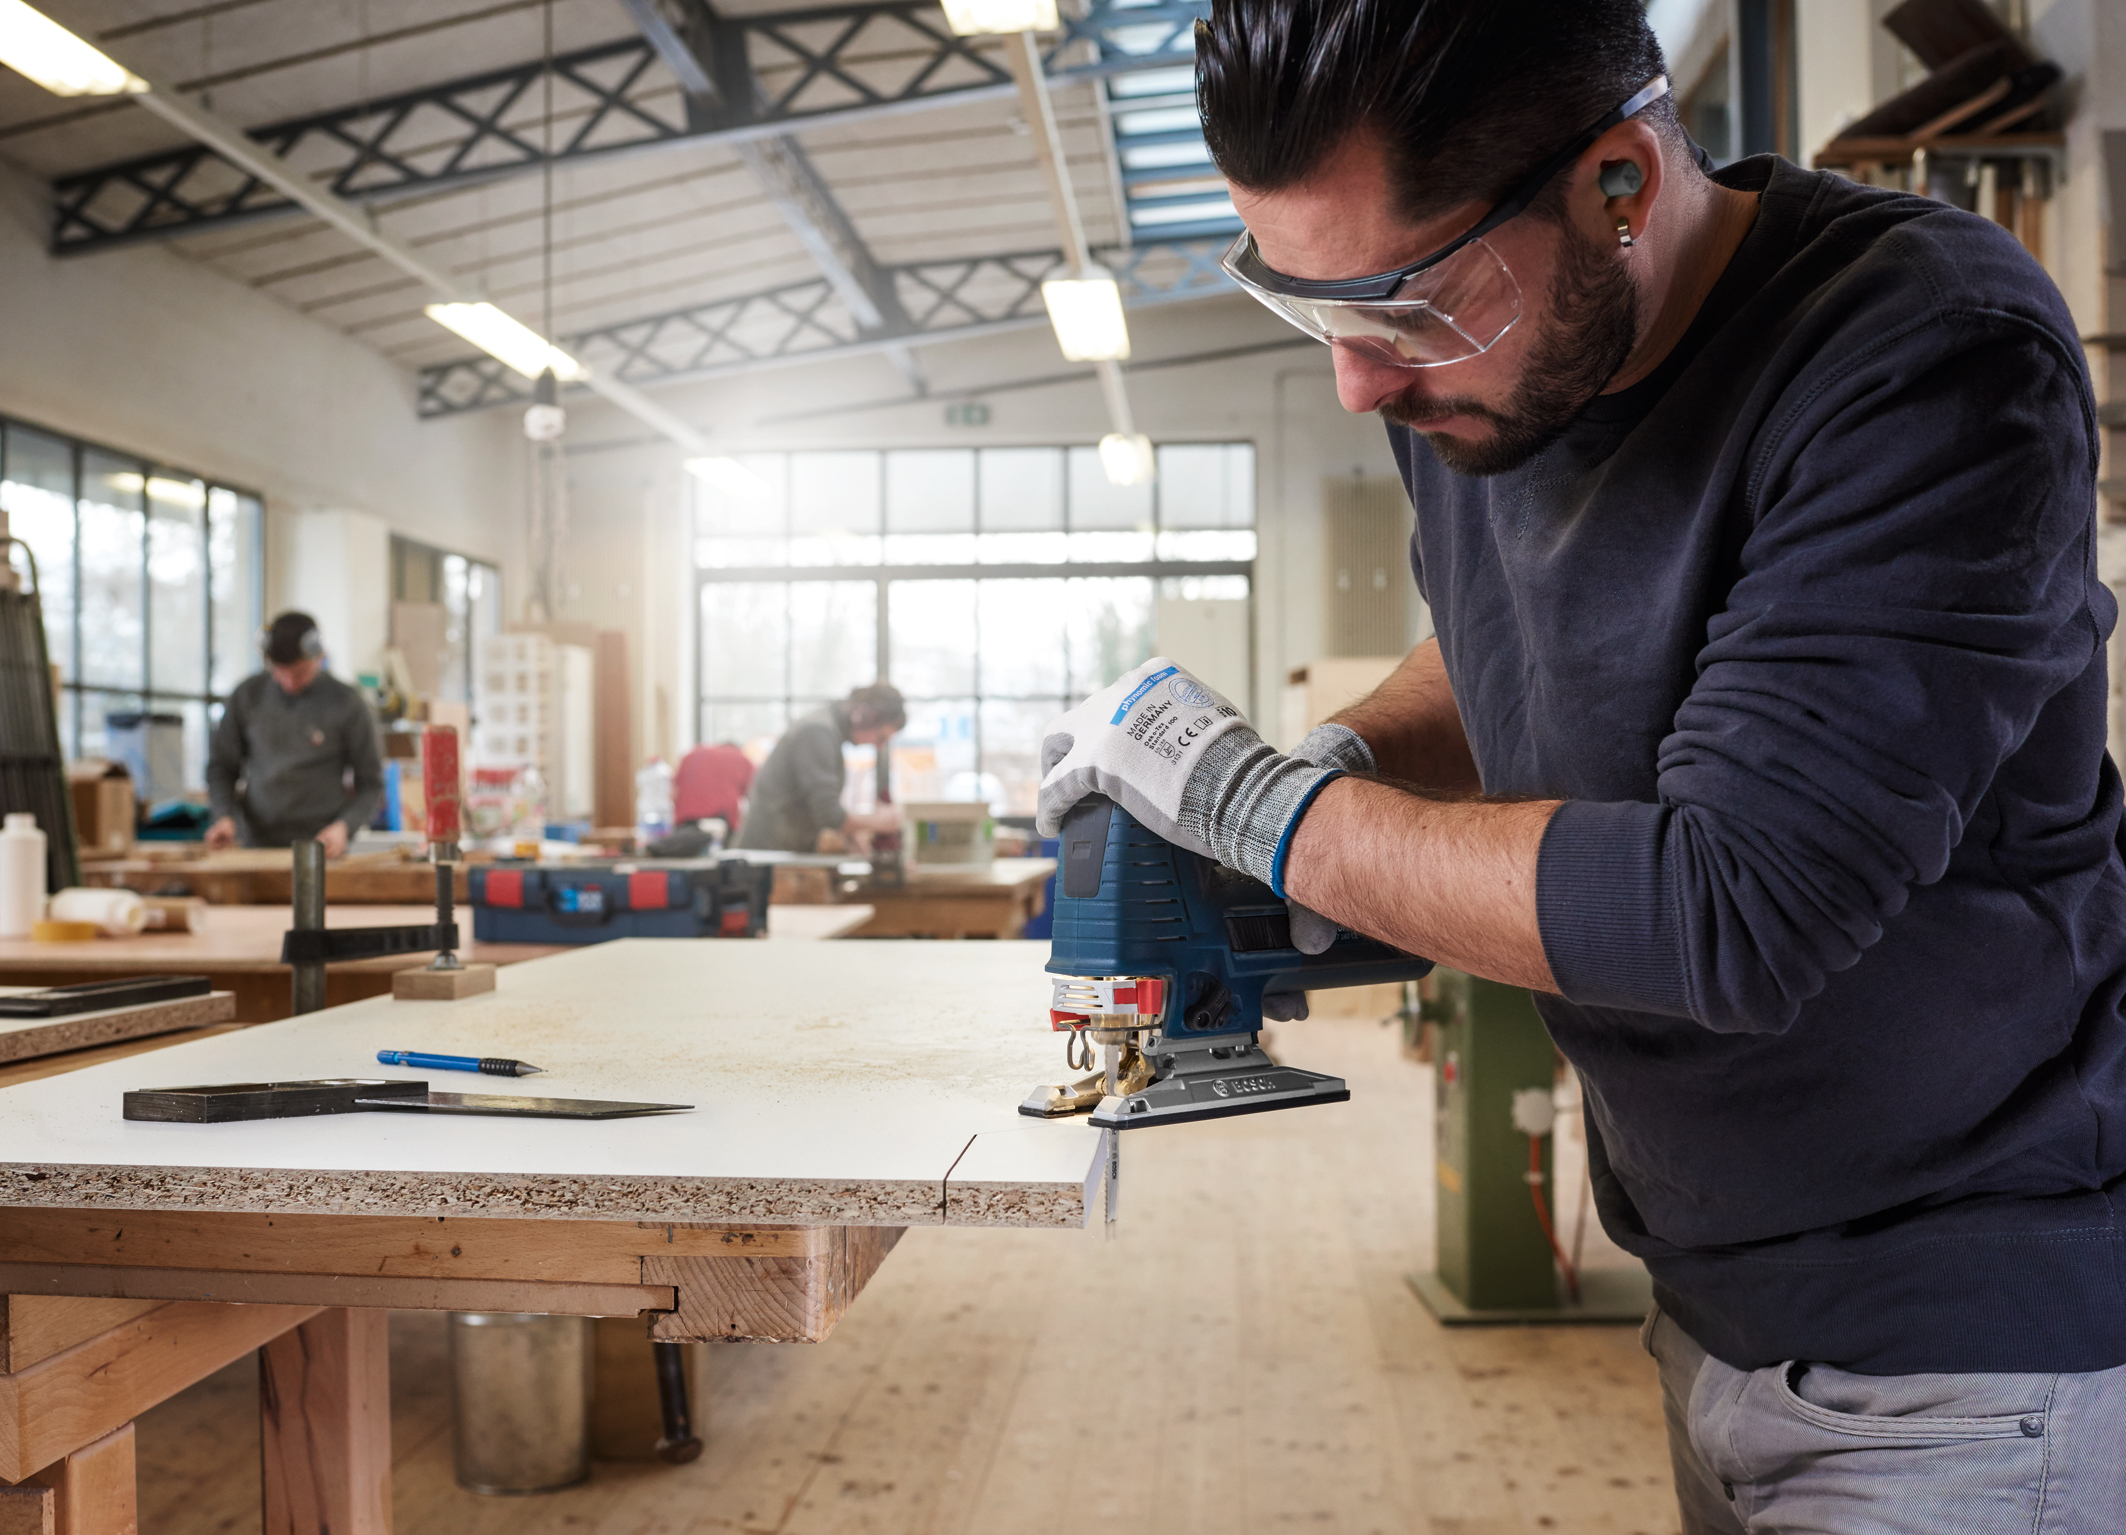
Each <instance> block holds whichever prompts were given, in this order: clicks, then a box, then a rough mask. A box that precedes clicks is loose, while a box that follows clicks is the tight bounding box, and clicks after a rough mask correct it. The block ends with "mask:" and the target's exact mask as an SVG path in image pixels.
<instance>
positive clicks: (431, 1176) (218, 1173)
mask: <svg viewBox="0 0 2126 1535" xmlns="http://www.w3.org/2000/svg"><path fill="white" fill-rule="evenodd" d="M54 1206H56V1207H60V1208H65V1209H76V1210H195V1211H216V1212H229V1213H247V1214H258V1215H272V1214H286V1215H405V1216H456V1217H461V1218H473V1219H477V1218H480V1217H483V1216H487V1217H505V1218H509V1219H516V1220H557V1221H569V1220H613V1221H637V1222H646V1223H654V1224H659V1225H662V1224H665V1223H678V1224H694V1223H702V1224H717V1225H748V1224H752V1223H754V1222H761V1223H767V1224H780V1225H798V1226H847V1225H860V1226H935V1225H939V1224H942V1222H943V1219H944V1212H943V1211H942V1210H941V1209H940V1208H939V1199H938V1184H937V1181H936V1180H935V1179H881V1180H879V1181H876V1182H869V1181H865V1182H858V1181H854V1180H848V1179H805V1178H660V1177H634V1176H625V1177H622V1176H601V1177H588V1176H567V1175H547V1174H533V1173H506V1174H505V1173H474V1172H452V1171H421V1172H359V1171H358V1172H348V1171H344V1170H326V1169H306V1168H246V1167H174V1166H141V1165H131V1164H116V1163H99V1164H83V1165H63V1164H49V1163H47V1164H41V1165H40V1164H27V1163H7V1164H0V1211H4V1210H5V1209H7V1208H9V1207H22V1208H47V1207H54Z"/></svg>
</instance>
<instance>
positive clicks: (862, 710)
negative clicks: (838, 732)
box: [845, 682, 908, 730]
mask: <svg viewBox="0 0 2126 1535" xmlns="http://www.w3.org/2000/svg"><path fill="white" fill-rule="evenodd" d="M845 707H846V708H847V710H848V712H849V728H850V729H851V730H874V729H876V728H877V727H878V726H880V725H891V726H892V727H893V728H894V729H895V730H898V729H900V728H901V726H903V725H905V724H907V723H908V706H907V705H906V704H904V703H902V702H901V692H900V689H899V688H896V687H894V686H893V685H892V684H891V683H886V682H873V683H869V684H867V685H865V686H864V687H860V688H852V689H850V692H849V702H848V703H847V705H845Z"/></svg>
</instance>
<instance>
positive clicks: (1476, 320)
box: [1221, 75, 1668, 368]
mask: <svg viewBox="0 0 2126 1535" xmlns="http://www.w3.org/2000/svg"><path fill="white" fill-rule="evenodd" d="M1667 94H1668V77H1667V76H1666V75H1657V76H1655V77H1654V79H1653V80H1652V81H1651V82H1649V83H1648V84H1647V85H1646V86H1645V87H1644V88H1643V89H1642V90H1640V91H1639V92H1638V93H1637V94H1635V95H1633V96H1632V97H1630V98H1629V99H1628V100H1626V101H1625V102H1623V103H1622V104H1621V105H1620V106H1618V107H1617V108H1616V110H1614V111H1612V112H1610V113H1609V114H1608V115H1607V116H1605V117H1604V118H1603V119H1602V120H1601V121H1600V122H1598V123H1595V124H1594V125H1593V126H1592V127H1589V128H1588V129H1586V130H1585V131H1583V132H1582V133H1581V134H1580V135H1579V136H1578V137H1577V138H1576V139H1574V140H1573V142H1572V144H1571V145H1570V146H1569V147H1567V148H1566V149H1565V150H1563V151H1561V152H1560V153H1559V154H1557V155H1555V156H1553V157H1552V158H1551V159H1549V160H1547V161H1545V162H1544V163H1543V164H1542V165H1540V166H1538V167H1537V168H1536V170H1535V172H1534V173H1533V174H1532V175H1530V176H1529V177H1528V178H1527V179H1526V180H1524V181H1522V182H1521V183H1520V184H1519V185H1517V186H1515V187H1514V188H1513V189H1512V190H1511V191H1510V192H1508V193H1507V194H1506V197H1505V199H1504V200H1503V201H1501V202H1500V203H1499V204H1498V206H1497V207H1495V208H1493V209H1492V210H1491V211H1490V212H1489V213H1487V214H1485V215H1484V217H1483V218H1482V219H1480V220H1478V221H1477V223H1476V224H1475V225H1473V226H1472V227H1471V228H1469V229H1468V230H1466V231H1465V232H1463V233H1462V234H1461V235H1460V236H1459V237H1457V238H1456V239H1454V240H1452V241H1450V242H1449V243H1447V244H1446V245H1443V246H1441V247H1440V248H1439V249H1438V250H1436V251H1433V252H1432V253H1431V254H1430V255H1428V256H1425V257H1423V258H1421V259H1419V260H1417V261H1413V262H1411V263H1410V264H1409V265H1408V266H1402V267H1397V268H1396V269H1395V270H1394V271H1392V272H1376V273H1374V274H1372V275H1371V276H1367V277H1344V278H1335V279H1330V280H1325V281H1316V280H1312V279H1308V278H1302V277H1287V276H1286V275H1285V274H1284V273H1282V272H1279V271H1276V270H1274V269H1272V268H1271V267H1270V266H1269V264H1268V263H1267V262H1265V261H1264V260H1263V259H1262V253H1261V252H1260V251H1258V250H1257V249H1256V248H1255V237H1254V236H1253V235H1252V234H1250V233H1248V232H1247V231H1245V230H1243V231H1242V232H1241V234H1240V237H1239V238H1238V239H1236V240H1235V241H1234V242H1233V244H1232V247H1231V248H1230V249H1228V250H1227V251H1226V253H1225V258H1224V260H1223V261H1222V262H1221V265H1223V266H1224V268H1225V270H1226V272H1227V274H1228V275H1230V276H1231V277H1232V279H1233V280H1234V281H1235V282H1237V283H1239V284H1240V286H1241V287H1242V288H1243V289H1245V290H1246V291H1247V293H1248V294H1249V296H1250V297H1252V298H1254V299H1255V300H1257V301H1258V302H1259V303H1261V304H1263V305H1264V306H1265V307H1267V308H1268V309H1270V310H1271V311H1272V312H1273V313H1275V314H1277V315H1278V316H1280V317H1281V318H1283V319H1284V320H1286V321H1289V322H1290V323H1291V324H1293V325H1296V326H1298V327H1299V329H1301V330H1303V331H1305V332H1306V333H1307V334H1308V335H1310V336H1312V337H1314V339H1315V340H1317V341H1323V342H1327V343H1328V344H1329V345H1331V346H1341V347H1344V348H1346V349H1348V350H1350V351H1352V352H1355V353H1357V354H1359V355H1360V356H1363V357H1367V358H1369V359H1371V360H1373V361H1375V362H1379V363H1383V364H1386V365H1387V366H1389V367H1397V368H1438V367H1443V366H1445V365H1446V364H1448V363H1455V362H1466V361H1467V360H1468V359H1469V358H1471V357H1479V356H1482V355H1483V354H1484V353H1485V352H1488V351H1490V350H1491V348H1492V347H1494V346H1496V345H1497V344H1498V341H1499V338H1500V337H1501V336H1503V335H1505V334H1506V332H1507V331H1509V330H1511V329H1513V325H1514V322H1515V321H1516V320H1518V319H1520V317H1521V285H1520V284H1519V283H1517V282H1515V281H1514V277H1513V272H1512V271H1511V269H1510V268H1508V267H1507V265H1506V263H1505V262H1504V261H1503V260H1502V259H1500V257H1499V254H1498V252H1497V251H1495V250H1493V249H1492V248H1491V245H1490V244H1489V242H1487V241H1486V240H1485V238H1484V236H1486V235H1488V234H1490V233H1491V231H1492V230H1494V229H1497V228H1498V227H1499V226H1500V225H1501V224H1504V223H1505V222H1506V221H1507V220H1508V219H1511V218H1515V217H1517V216H1519V215H1520V214H1522V213H1524V212H1526V211H1527V209H1528V207H1529V205H1530V204H1531V203H1533V202H1534V201H1535V200H1536V198H1537V197H1538V196H1540V195H1541V193H1542V191H1543V188H1545V187H1546V186H1548V185H1550V183H1551V181H1552V180H1554V179H1555V178H1556V177H1557V175H1558V174H1559V173H1560V172H1561V171H1563V170H1564V169H1565V168H1566V167H1567V166H1569V165H1571V164H1572V163H1573V161H1575V160H1577V159H1579V157H1580V156H1581V155H1583V154H1585V153H1586V152H1587V149H1588V146H1590V145H1591V144H1593V143H1594V141H1595V140H1596V139H1598V138H1600V137H1601V136H1602V135H1603V134H1605V133H1607V132H1608V131H1609V130H1610V129H1612V128H1614V127H1615V126H1616V125H1617V124H1618V123H1621V122H1623V121H1624V120H1625V119H1626V118H1627V117H1630V116H1632V115H1633V114H1635V113H1638V112H1641V111H1643V110H1645V109H1646V108H1647V107H1649V106H1651V105H1652V104H1653V103H1654V102H1656V101H1659V100H1660V99H1661V98H1662V97H1663V96H1666V95H1667Z"/></svg>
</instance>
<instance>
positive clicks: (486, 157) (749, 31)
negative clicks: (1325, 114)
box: [51, 0, 1209, 254]
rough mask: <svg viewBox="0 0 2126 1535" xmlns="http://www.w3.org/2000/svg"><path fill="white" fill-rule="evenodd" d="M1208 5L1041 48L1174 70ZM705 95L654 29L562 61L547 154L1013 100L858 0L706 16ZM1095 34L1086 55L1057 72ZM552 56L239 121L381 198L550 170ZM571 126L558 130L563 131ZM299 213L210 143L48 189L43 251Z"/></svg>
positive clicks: (304, 162) (905, 0) (988, 66)
mask: <svg viewBox="0 0 2126 1535" xmlns="http://www.w3.org/2000/svg"><path fill="white" fill-rule="evenodd" d="M1208 11H1209V0H1157V3H1154V4H1150V5H1129V4H1123V3H1121V0H1090V3H1089V4H1088V6H1087V7H1086V12H1085V14H1084V15H1083V16H1079V17H1073V18H1071V19H1070V20H1069V21H1068V23H1067V24H1066V25H1065V27H1064V30H1063V31H1062V32H1060V33H1059V34H1058V35H1057V37H1056V39H1055V42H1054V44H1053V45H1052V46H1051V47H1050V48H1049V49H1048V51H1047V54H1046V69H1047V71H1048V73H1049V75H1050V77H1051V78H1052V79H1054V80H1056V81H1059V82H1060V81H1069V80H1075V79H1090V78H1096V77H1103V76H1109V75H1115V74H1121V73H1130V72H1134V71H1137V70H1143V69H1158V68H1171V67H1173V66H1175V65H1179V64H1187V63H1190V62H1192V61H1193V59H1194V56H1195V55H1194V48H1193V41H1192V39H1191V37H1190V29H1191V28H1192V27H1193V26H1194V24H1195V21H1196V19H1197V18H1198V17H1199V16H1203V15H1207V14H1208ZM700 26H701V32H702V43H703V46H702V47H701V48H700V49H699V50H698V51H699V52H700V53H701V54H702V55H703V56H704V57H705V58H706V60H707V67H708V68H710V69H712V70H714V71H716V72H717V78H716V79H715V82H714V83H715V84H716V85H717V87H718V88H717V90H716V91H715V93H714V95H713V96H711V95H708V94H706V93H702V92H697V91H689V90H687V89H686V88H685V87H684V85H682V84H681V83H680V82H679V81H678V80H676V79H675V78H674V77H673V74H672V73H671V71H670V69H669V68H668V67H659V66H660V65H661V64H662V63H663V56H662V55H661V54H660V52H659V50H658V48H657V46H656V44H655V43H654V42H653V41H652V40H651V39H650V38H648V37H641V36H637V37H628V38H623V39H620V40H618V41H615V42H610V43H601V44H597V45H595V46H593V47H589V48H582V49H577V50H575V51H573V52H570V53H566V54H561V55H558V56H556V58H555V59H554V71H555V83H556V86H557V91H556V101H557V111H560V112H565V113H566V114H567V120H566V124H565V132H564V135H563V136H562V137H561V139H560V142H559V143H558V144H557V146H556V148H555V150H554V159H555V161H556V162H557V163H562V162H570V161H578V160H584V159H589V158H593V157H598V156H607V155H615V154H621V153H627V152H632V151H640V150H646V149H651V148H656V147H660V146H665V145H672V144H681V143H689V144H698V143H703V142H714V141H718V140H722V141H733V142H743V141H746V140H752V139H761V138H770V137H774V136H778V135H783V134H787V133H789V132H791V131H792V130H796V129H800V128H810V127H821V126H825V125H828V124H834V123H848V122H852V121H859V120H863V119H866V118H872V117H878V116H882V115H887V114H894V113H901V112H908V111H918V110H924V109H927V108H932V107H943V106H955V105H961V104H965V103H968V102H973V101H979V100H986V99H1005V98H1009V97H1010V96H1011V95H1012V94H1013V93H1014V86H1013V83H1012V79H1011V76H1010V73H1009V71H1008V70H1007V69H1006V68H1005V66H1004V64H1003V62H1002V61H1001V59H999V58H997V57H994V56H993V55H992V54H991V53H989V52H987V51H984V50H981V49H978V48H977V47H976V46H975V43H976V40H975V39H970V38H963V37H959V36H956V35H955V34H954V33H953V32H952V31H951V30H950V29H949V28H948V27H946V25H945V23H944V18H943V15H942V14H941V13H940V11H939V10H938V9H937V7H936V5H935V4H933V3H929V0H863V3H849V4H842V5H832V6H824V7H820V8H817V9H810V10H802V11H790V12H782V13H777V14H774V15H765V16H745V17H724V16H720V15H713V14H710V15H706V16H704V17H703V19H702V21H701V23H700ZM1087 44H1090V45H1092V46H1091V53H1092V55H1093V58H1092V61H1091V62H1085V63H1076V64H1062V63H1060V62H1059V61H1060V60H1061V59H1063V58H1066V57H1072V56H1074V55H1082V54H1084V53H1085V52H1086V51H1087V50H1086V48H1085V46H1084V45H1087ZM545 67H546V66H545V62H544V61H543V60H539V59H532V60H527V61H525V62H523V63H520V64H514V65H511V66H509V67H507V68H503V69H495V70H488V71H486V72H484V73H481V74H478V75H473V76H469V77H467V78H464V79H460V80H453V81H447V82H444V83H442V84H438V85H434V86H429V87H426V88H424V89H422V90H418V91H410V92H407V93H405V94H403V95H399V96H394V97H390V98H386V99H383V100H379V101H372V102H366V103H362V104H360V105H356V106H348V107H341V108H337V109H335V110H332V111H328V112H320V113H314V114H312V115H310V116H307V117H301V118H294V119H290V120H289V121H286V122H282V123H275V124H271V125H269V126H266V127H262V128H254V129H250V130H248V133H249V136H250V137H251V139H252V140H253V141H255V142H256V143H258V144H259V145H260V146H261V147H262V148H264V149H266V150H267V151H269V152H270V153H272V154H273V155H275V156H276V157H278V158H280V159H282V160H284V161H286V162H288V164H289V165H291V166H292V167H294V168H295V169H296V170H297V171H298V172H299V173H300V174H302V175H305V176H308V177H310V178H311V179H312V180H313V181H315V182H316V183H317V184H318V185H319V186H321V187H325V188H328V189H329V190H331V191H332V192H333V193H335V194H336V195H338V196H340V197H343V198H347V199H350V200H352V201H355V202H362V203H371V204H374V203H377V202H383V201H390V200H395V199H398V198H402V197H406V196H410V195H413V194H416V193H424V192H432V191H436V190H439V189H442V188H447V187H452V186H461V185H469V184H472V183H476V182H480V181H488V180H493V179H496V178H499V177H505V176H510V175H515V174H521V173H524V172H527V171H532V170H536V169H538V168H539V167H540V165H541V163H542V159H541V145H540V142H539V135H538V134H537V132H536V131H535V129H536V127H537V118H536V108H535V107H534V106H533V104H532V103H531V102H530V101H529V100H528V99H527V98H528V96H529V95H531V94H532V93H533V91H534V88H535V87H536V86H537V85H538V84H539V82H540V80H541V78H542V76H543V74H544V71H545ZM556 126H557V127H563V126H564V125H563V124H557V125H556ZM297 211H299V210H298V209H297V207H296V205H295V204H294V203H293V202H292V201H290V200H289V199H288V198H287V197H285V196H283V195H282V194H281V193H280V192H278V191H277V190H275V189H274V188H273V187H271V186H269V185H267V184H266V183H265V182H263V181H261V180H260V179H259V178H257V177H255V176H252V175H250V174H249V173H247V172H246V171H244V170H242V169H241V168H239V167H238V166H236V165H234V164H232V163H231V162H229V161H228V160H226V159H224V158H222V157H221V156H220V155H219V154H217V153H215V151H213V150H212V149H209V148H206V147H205V146H202V145H186V146H184V147H182V148H178V149H173V150H168V151H164V152H161V153H158V154H153V155H146V156H142V157H139V158H137V159H133V160H129V161H126V162H124V163H122V164H118V165H112V166H106V167H103V168H101V169H98V170H93V171H85V172H81V173H77V174H74V175H70V176H65V177H61V178H59V179H58V180H57V181H55V182H54V183H53V223H52V237H51V239H52V249H53V251H54V252H55V253H58V254H74V253H84V252H89V251H96V250H104V249H109V248H111V247H113V246H118V245H126V244H134V243H138V242H141V241H146V240H161V239H168V238H171V237H173V236H178V235H188V234H196V233H200V232H203V231H207V230H211V229H221V228H227V227H230V226H232V225H237V224H242V223H247V222H251V221H254V220H259V219H265V218H274V217H281V216H285V215H288V214H292V213H295V212H297Z"/></svg>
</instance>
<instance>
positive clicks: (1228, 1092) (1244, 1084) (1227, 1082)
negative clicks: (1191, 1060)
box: [1189, 1072, 1301, 1101]
mask: <svg viewBox="0 0 2126 1535" xmlns="http://www.w3.org/2000/svg"><path fill="white" fill-rule="evenodd" d="M1300 1085H1301V1084H1300V1083H1298V1082H1292V1081H1287V1080H1286V1079H1285V1074H1284V1073H1282V1072H1269V1073H1266V1074H1264V1075H1262V1076H1259V1077H1216V1078H1213V1079H1212V1080H1211V1081H1209V1082H1191V1083H1190V1084H1189V1096H1190V1097H1191V1098H1194V1099H1197V1100H1198V1101H1201V1100H1202V1099H1203V1098H1205V1097H1206V1096H1208V1097H1212V1098H1253V1097H1256V1096H1258V1095H1260V1094H1262V1093H1278V1092H1285V1091H1287V1090H1289V1089H1291V1088H1294V1087H1297V1086H1300Z"/></svg>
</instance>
